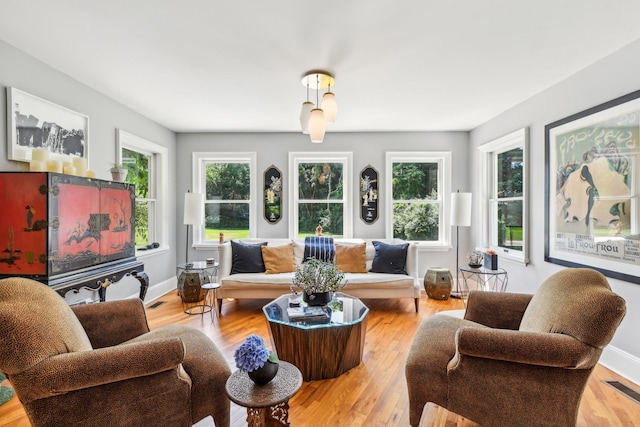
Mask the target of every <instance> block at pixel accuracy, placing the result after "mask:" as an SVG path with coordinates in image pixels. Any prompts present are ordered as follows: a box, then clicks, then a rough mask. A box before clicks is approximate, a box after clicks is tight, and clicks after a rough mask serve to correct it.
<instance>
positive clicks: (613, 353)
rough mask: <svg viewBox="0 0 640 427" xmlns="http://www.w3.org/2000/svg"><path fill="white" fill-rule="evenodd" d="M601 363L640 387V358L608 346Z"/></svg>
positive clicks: (601, 357)
mask: <svg viewBox="0 0 640 427" xmlns="http://www.w3.org/2000/svg"><path fill="white" fill-rule="evenodd" d="M599 363H600V364H601V365H602V366H604V367H606V368H609V369H611V370H612V371H613V372H615V373H616V374H619V375H622V376H623V377H625V378H626V379H628V380H629V381H632V382H634V383H635V384H636V385H637V386H640V358H638V357H636V356H634V355H632V354H629V353H627V352H626V351H622V350H620V349H619V348H617V347H613V346H611V345H608V346H606V347H605V348H604V350H603V352H602V355H601V356H600V361H599Z"/></svg>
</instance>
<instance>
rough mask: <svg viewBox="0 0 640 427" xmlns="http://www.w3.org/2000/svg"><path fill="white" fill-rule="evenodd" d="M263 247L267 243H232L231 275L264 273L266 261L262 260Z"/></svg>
mask: <svg viewBox="0 0 640 427" xmlns="http://www.w3.org/2000/svg"><path fill="white" fill-rule="evenodd" d="M262 246H267V242H262V243H258V244H255V245H245V244H243V243H238V242H234V241H233V240H232V241H231V274H240V273H264V272H265V271H266V269H265V267H264V261H263V260H262V249H261V248H262Z"/></svg>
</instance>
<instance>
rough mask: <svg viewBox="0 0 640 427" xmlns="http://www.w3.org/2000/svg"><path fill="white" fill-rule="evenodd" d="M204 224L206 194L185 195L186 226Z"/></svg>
mask: <svg viewBox="0 0 640 427" xmlns="http://www.w3.org/2000/svg"><path fill="white" fill-rule="evenodd" d="M203 222H204V194H202V193H185V194H184V223H185V225H200V224H202V223H203Z"/></svg>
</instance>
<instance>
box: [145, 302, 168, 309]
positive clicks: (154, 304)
mask: <svg viewBox="0 0 640 427" xmlns="http://www.w3.org/2000/svg"><path fill="white" fill-rule="evenodd" d="M165 302H166V301H158V302H154V303H153V304H151V305H150V306H149V308H158V307H160V306H161V305H162V304H164V303H165Z"/></svg>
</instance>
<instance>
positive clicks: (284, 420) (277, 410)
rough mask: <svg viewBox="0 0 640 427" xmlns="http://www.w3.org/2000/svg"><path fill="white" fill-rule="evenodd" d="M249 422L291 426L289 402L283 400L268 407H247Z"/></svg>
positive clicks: (261, 424) (259, 424)
mask: <svg viewBox="0 0 640 427" xmlns="http://www.w3.org/2000/svg"><path fill="white" fill-rule="evenodd" d="M247 424H248V426H249V427H252V426H256V427H258V426H265V427H282V426H287V427H288V426H289V403H288V402H282V403H279V404H277V405H273V406H269V407H268V408H247Z"/></svg>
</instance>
